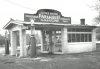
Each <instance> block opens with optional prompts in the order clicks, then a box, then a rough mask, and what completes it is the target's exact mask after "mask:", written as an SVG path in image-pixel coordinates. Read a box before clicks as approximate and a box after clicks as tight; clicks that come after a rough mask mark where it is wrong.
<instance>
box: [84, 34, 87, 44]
mask: <svg viewBox="0 0 100 69" xmlns="http://www.w3.org/2000/svg"><path fill="white" fill-rule="evenodd" d="M87 35H88V34H85V38H84V39H85V42H87V41H88V36H87Z"/></svg>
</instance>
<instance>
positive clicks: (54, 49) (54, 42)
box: [52, 31, 56, 52]
mask: <svg viewBox="0 0 100 69" xmlns="http://www.w3.org/2000/svg"><path fill="white" fill-rule="evenodd" d="M53 34H54V39H53V40H54V41H53V47H52V49H53V52H56V47H55V45H56V31H54V33H53Z"/></svg>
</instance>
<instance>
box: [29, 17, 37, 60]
mask: <svg viewBox="0 0 100 69" xmlns="http://www.w3.org/2000/svg"><path fill="white" fill-rule="evenodd" d="M30 45H31V47H30V57H31V58H33V57H36V39H35V26H34V20H33V19H31V42H30Z"/></svg>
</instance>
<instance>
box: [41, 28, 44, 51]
mask: <svg viewBox="0 0 100 69" xmlns="http://www.w3.org/2000/svg"><path fill="white" fill-rule="evenodd" d="M43 46H44V31H43V30H41V52H43Z"/></svg>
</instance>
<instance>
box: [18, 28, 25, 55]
mask: <svg viewBox="0 0 100 69" xmlns="http://www.w3.org/2000/svg"><path fill="white" fill-rule="evenodd" d="M19 40H20V57H24V56H26V31H25V30H22V29H21V30H20V32H19Z"/></svg>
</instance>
